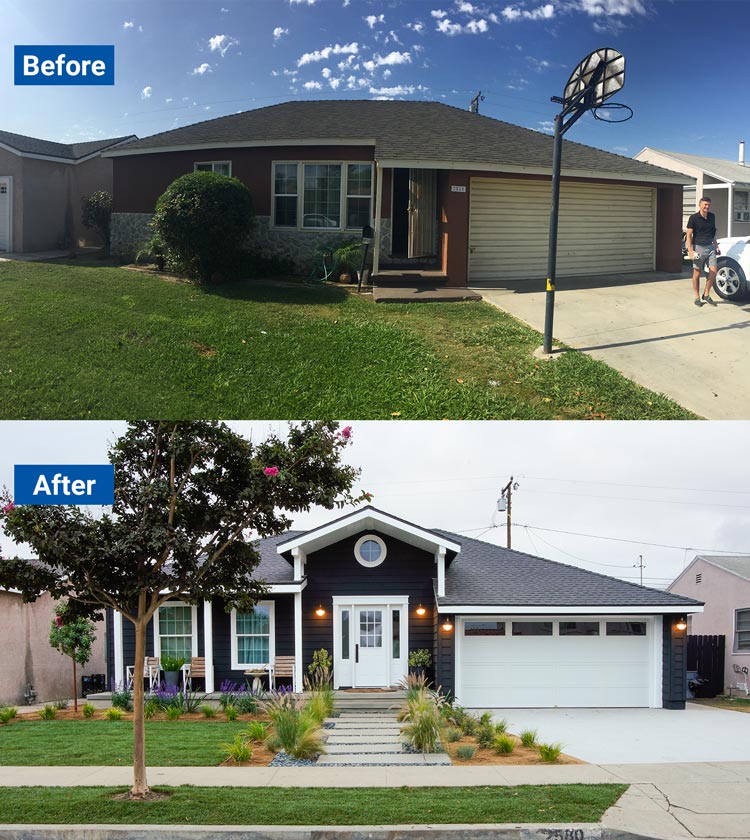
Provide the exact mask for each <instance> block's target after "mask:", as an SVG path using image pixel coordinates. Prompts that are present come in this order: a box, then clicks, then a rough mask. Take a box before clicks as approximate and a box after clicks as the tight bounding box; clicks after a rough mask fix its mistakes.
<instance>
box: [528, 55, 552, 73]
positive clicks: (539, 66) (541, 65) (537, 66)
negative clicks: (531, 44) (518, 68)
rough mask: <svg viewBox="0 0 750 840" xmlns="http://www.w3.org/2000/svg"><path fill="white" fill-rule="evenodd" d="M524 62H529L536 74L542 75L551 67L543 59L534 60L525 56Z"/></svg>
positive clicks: (529, 56)
mask: <svg viewBox="0 0 750 840" xmlns="http://www.w3.org/2000/svg"><path fill="white" fill-rule="evenodd" d="M526 61H528V62H529V64H530V65H531V66H532V67H533V68H534V70H536V72H537V73H543V72H544V71H545V70H548V69H549V68H550V67H551V66H552V65H551V64H550V63H549V61H547V60H546V59H545V58H534V57H533V56H531V55H527V56H526Z"/></svg>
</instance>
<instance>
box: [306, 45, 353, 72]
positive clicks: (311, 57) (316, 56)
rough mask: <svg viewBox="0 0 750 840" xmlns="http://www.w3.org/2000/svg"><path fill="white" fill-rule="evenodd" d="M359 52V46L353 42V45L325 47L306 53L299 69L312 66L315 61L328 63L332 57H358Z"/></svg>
mask: <svg viewBox="0 0 750 840" xmlns="http://www.w3.org/2000/svg"><path fill="white" fill-rule="evenodd" d="M358 52H359V44H358V43H357V42H356V41H352V43H351V44H334V45H333V46H330V47H324V48H323V49H322V50H314V51H313V52H309V53H305V54H304V55H303V56H302V57H301V58H300V59H299V60H298V61H297V67H302V66H303V65H305V64H311V63H312V62H313V61H326V60H327V59H328V57H329V56H331V55H342V54H344V55H346V54H347V53H348V54H349V55H356V54H357V53H358Z"/></svg>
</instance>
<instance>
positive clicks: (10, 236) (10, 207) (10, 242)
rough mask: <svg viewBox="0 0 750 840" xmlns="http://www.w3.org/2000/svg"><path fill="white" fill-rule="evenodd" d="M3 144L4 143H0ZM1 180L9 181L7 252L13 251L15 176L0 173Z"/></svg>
mask: <svg viewBox="0 0 750 840" xmlns="http://www.w3.org/2000/svg"><path fill="white" fill-rule="evenodd" d="M0 146H2V143H0ZM0 181H7V182H8V250H7V251H4V253H6V254H12V253H13V176H12V175H0Z"/></svg>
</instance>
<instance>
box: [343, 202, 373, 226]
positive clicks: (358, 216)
mask: <svg viewBox="0 0 750 840" xmlns="http://www.w3.org/2000/svg"><path fill="white" fill-rule="evenodd" d="M369 224H370V199H369V198H347V200H346V226H347V227H350V228H359V227H364V226H365V225H369Z"/></svg>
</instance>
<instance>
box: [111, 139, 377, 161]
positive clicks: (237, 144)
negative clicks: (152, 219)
mask: <svg viewBox="0 0 750 840" xmlns="http://www.w3.org/2000/svg"><path fill="white" fill-rule="evenodd" d="M376 142H377V141H376V140H375V138H366V137H365V138H363V137H360V138H358V139H356V140H350V139H347V138H345V137H339V138H330V137H311V138H308V139H306V140H287V139H284V138H279V139H278V140H228V141H223V142H221V143H219V142H215V141H213V142H204V143H183V144H181V145H176V146H159V147H151V148H148V149H144V148H140V149H132V150H131V151H126V150H125V149H123V150H121V151H119V152H109V153H108V154H107V155H105V157H124V156H125V155H158V154H161V153H166V152H198V151H200V150H202V149H255V148H258V149H266V148H268V147H269V146H373V147H374V146H375V143H376Z"/></svg>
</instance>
